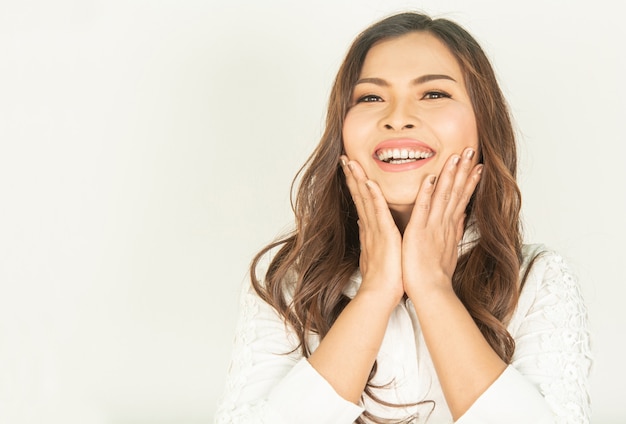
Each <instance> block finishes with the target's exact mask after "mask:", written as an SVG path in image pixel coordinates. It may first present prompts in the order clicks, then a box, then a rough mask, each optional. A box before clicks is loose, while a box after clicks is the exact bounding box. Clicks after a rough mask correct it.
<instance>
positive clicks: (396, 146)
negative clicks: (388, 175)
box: [372, 138, 436, 172]
mask: <svg viewBox="0 0 626 424" xmlns="http://www.w3.org/2000/svg"><path fill="white" fill-rule="evenodd" d="M435 154H436V152H435V151H434V150H433V149H431V148H430V146H428V145H426V144H425V143H422V142H421V141H418V140H415V139H407V138H404V139H391V140H385V141H383V142H382V143H380V144H378V145H377V146H376V148H375V149H374V153H373V154H372V157H373V158H374V160H375V162H376V164H377V165H378V166H379V167H380V168H381V169H382V170H383V171H385V172H404V171H411V170H413V169H417V168H419V167H421V166H423V165H425V164H426V163H428V162H429V161H430V159H432V158H433V157H434V156H435Z"/></svg>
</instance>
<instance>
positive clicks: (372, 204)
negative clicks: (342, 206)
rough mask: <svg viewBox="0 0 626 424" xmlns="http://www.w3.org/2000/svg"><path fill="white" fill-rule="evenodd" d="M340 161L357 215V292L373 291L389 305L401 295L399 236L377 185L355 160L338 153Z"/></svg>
mask: <svg viewBox="0 0 626 424" xmlns="http://www.w3.org/2000/svg"><path fill="white" fill-rule="evenodd" d="M341 164H342V167H343V171H344V174H345V176H346V183H347V185H348V189H349V190H350V194H351V195H352V200H353V201H354V204H355V206H356V210H357V214H358V216H359V221H358V224H359V239H360V242H361V256H360V259H359V268H360V270H361V275H362V277H363V279H362V282H361V287H360V288H359V293H367V292H373V293H375V294H376V296H379V297H380V300H381V301H385V300H386V301H388V302H389V303H388V306H389V307H390V308H393V307H395V306H396V305H397V304H398V302H400V300H401V299H402V296H403V295H404V288H403V284H402V236H401V235H400V231H399V230H398V227H397V226H396V223H395V222H394V220H393V217H392V216H391V212H390V210H389V206H388V205H387V201H386V200H385V197H384V196H383V194H382V191H381V190H380V187H379V186H378V185H377V184H376V183H375V182H374V181H371V180H369V179H368V178H367V175H365V171H363V168H362V167H361V166H360V165H359V164H358V162H356V161H350V160H349V159H348V158H347V157H346V156H342V157H341Z"/></svg>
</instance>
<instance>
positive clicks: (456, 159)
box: [452, 156, 461, 165]
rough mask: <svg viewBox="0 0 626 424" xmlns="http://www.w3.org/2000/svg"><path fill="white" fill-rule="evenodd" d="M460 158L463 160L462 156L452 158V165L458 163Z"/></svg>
mask: <svg viewBox="0 0 626 424" xmlns="http://www.w3.org/2000/svg"><path fill="white" fill-rule="evenodd" d="M460 160H461V158H460V157H458V156H455V157H454V158H452V165H457V164H458V163H459V161H460Z"/></svg>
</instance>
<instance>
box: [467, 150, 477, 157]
mask: <svg viewBox="0 0 626 424" xmlns="http://www.w3.org/2000/svg"><path fill="white" fill-rule="evenodd" d="M475 153H476V152H474V149H468V150H467V152H466V153H465V157H466V158H468V159H471V158H473V157H474V154H475Z"/></svg>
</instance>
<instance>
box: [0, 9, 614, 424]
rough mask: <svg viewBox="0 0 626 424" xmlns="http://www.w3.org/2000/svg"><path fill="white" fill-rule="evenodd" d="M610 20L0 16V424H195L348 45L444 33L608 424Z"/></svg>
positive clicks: (557, 15) (181, 12)
mask: <svg viewBox="0 0 626 424" xmlns="http://www.w3.org/2000/svg"><path fill="white" fill-rule="evenodd" d="M616 8H617V5H616V4H615V3H614V2H610V1H609V0H599V1H595V2H593V3H592V4H590V3H588V2H583V1H570V2H557V1H552V2H550V1H545V0H529V1H526V2H502V1H496V0H482V1H479V0H474V1H462V0H456V1H453V0H448V1H444V0H432V1H414V2H408V1H389V0H387V1H383V0H380V1H374V0H360V1H359V2H356V1H347V0H343V1H336V0H322V1H318V2H309V3H306V2H289V1H286V0H285V1H280V0H266V1H263V2H258V1H255V0H244V1H235V0H234V1H219V2H218V1H208V2H207V1H198V0H187V1H175V0H165V1H150V0H143V1H137V0H133V1H120V0H114V1H104V0H94V1H79V0H75V1H71V0H63V1H56V2H46V1H43V0H35V1H21V2H13V1H9V0H6V1H4V0H3V1H0V423H2V424H5V423H6V424H23V423H66V424H71V423H80V424H92V423H93V424H122V423H123V424H131V423H132V424H139V423H159V424H166V423H168V424H169V423H171V424H174V423H176V424H182V423H189V424H192V423H201V422H202V423H207V422H211V421H212V417H213V414H214V411H215V404H216V401H217V398H218V396H219V395H220V393H221V392H222V389H223V384H224V379H225V375H226V369H227V366H228V361H229V355H230V350H231V340H232V337H233V331H234V326H235V321H236V317H237V298H238V292H239V287H240V285H241V283H242V282H243V281H244V279H245V278H246V273H247V267H248V264H249V262H250V259H251V258H252V255H253V254H254V253H255V251H257V250H258V249H260V248H261V247H262V246H263V245H264V244H265V243H268V242H269V241H271V239H273V238H274V237H275V236H276V235H278V234H279V233H281V232H282V231H284V230H285V229H286V228H288V227H289V225H290V223H291V221H292V216H291V210H290V207H289V190H290V183H291V179H292V178H293V176H294V175H295V173H296V171H297V170H298V169H299V167H300V166H301V164H302V163H303V161H304V160H305V159H306V157H307V156H308V154H309V153H310V151H311V150H312V149H313V147H314V146H315V144H316V143H317V141H318V139H319V136H320V134H321V131H322V124H323V120H324V113H325V111H324V109H325V105H326V100H327V96H328V93H329V90H330V86H331V83H332V79H333V78H334V75H335V72H336V71H337V68H338V66H339V64H340V62H341V60H342V57H343V54H344V53H345V51H346V49H347V47H348V45H349V43H350V42H351V40H352V39H353V38H354V36H355V35H356V34H357V33H358V32H359V31H361V30H362V29H363V28H364V27H366V26H367V25H369V24H370V23H372V22H373V21H375V20H377V19H379V18H381V17H383V16H385V15H388V14H389V13H391V12H395V11H400V10H405V9H414V10H423V11H426V12H428V13H431V14H435V15H441V16H445V17H448V18H451V19H454V20H456V21H458V22H459V23H461V24H462V25H464V26H465V27H466V28H467V29H469V30H470V32H472V33H473V34H474V35H475V36H476V37H477V38H478V39H479V41H480V42H481V43H482V45H483V47H484V48H485V50H486V51H487V53H488V54H489V56H490V57H491V58H492V61H493V64H494V66H495V68H496V71H497V73H498V76H499V78H500V81H501V84H502V88H503V90H504V91H505V94H506V96H507V98H508V100H509V102H510V105H511V109H512V112H513V114H514V117H515V121H516V126H517V127H518V129H519V136H520V138H519V142H520V143H519V145H520V167H521V170H520V185H521V188H522V191H523V195H524V222H525V224H526V229H527V239H528V241H529V242H542V243H545V244H547V245H549V246H550V247H553V248H554V249H556V250H558V251H559V252H560V253H562V254H563V255H564V256H565V257H566V258H567V259H568V260H569V262H570V264H571V265H572V267H573V268H574V269H575V270H576V272H577V273H578V275H579V277H580V280H581V283H582V286H583V290H584V293H585V296H586V299H587V302H588V305H589V314H590V319H591V328H592V332H593V350H594V356H595V361H596V362H595V366H594V370H593V377H592V390H593V392H592V395H593V401H594V405H593V409H594V422H596V423H618V422H624V421H625V420H626V410H625V408H624V406H623V400H622V396H623V394H624V393H626V369H625V367H626V365H625V361H624V359H623V358H624V357H625V356H626V355H625V352H624V343H623V342H622V340H621V334H622V333H623V331H624V325H625V322H624V321H625V316H626V315H625V314H626V312H625V311H626V307H625V305H624V298H625V297H626V288H625V286H626V279H625V278H624V272H623V271H622V265H623V264H624V260H623V255H624V248H623V247H622V245H623V241H624V238H625V236H626V231H625V224H624V217H625V216H626V207H625V199H624V192H625V190H624V185H625V183H626V171H625V169H626V167H625V166H624V164H623V162H624V159H625V146H626V130H625V125H624V119H625V118H626V114H625V112H626V103H625V102H626V100H625V99H626V84H625V83H624V75H626V55H625V54H624V50H623V46H622V44H623V43H622V42H623V40H625V39H626V30H624V27H625V25H624V24H623V22H622V18H621V15H620V13H617V10H616Z"/></svg>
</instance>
